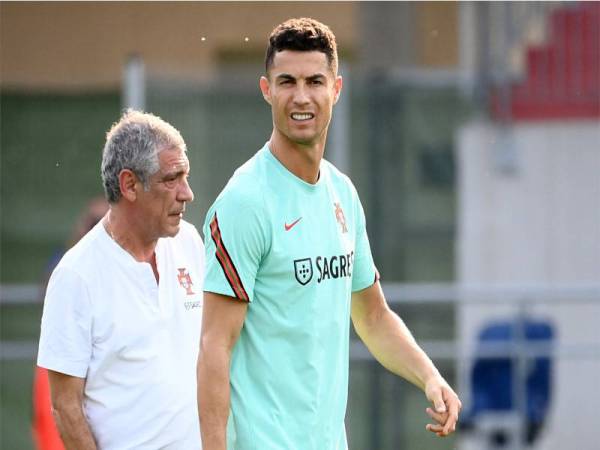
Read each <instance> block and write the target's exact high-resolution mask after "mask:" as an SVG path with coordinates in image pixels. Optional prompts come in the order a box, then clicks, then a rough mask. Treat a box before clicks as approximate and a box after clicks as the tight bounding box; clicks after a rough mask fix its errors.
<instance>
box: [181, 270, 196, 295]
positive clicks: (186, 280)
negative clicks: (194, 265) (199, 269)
mask: <svg viewBox="0 0 600 450" xmlns="http://www.w3.org/2000/svg"><path fill="white" fill-rule="evenodd" d="M177 270H179V275H177V280H178V281H179V284H180V285H181V287H182V288H184V289H185V291H186V294H187V295H194V291H192V285H193V284H194V283H192V277H190V273H189V272H188V271H187V269H186V268H185V267H184V268H183V269H177Z"/></svg>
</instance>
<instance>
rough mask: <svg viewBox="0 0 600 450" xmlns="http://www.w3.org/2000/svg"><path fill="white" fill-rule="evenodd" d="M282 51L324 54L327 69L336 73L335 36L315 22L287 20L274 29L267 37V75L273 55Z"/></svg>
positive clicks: (321, 24) (306, 19)
mask: <svg viewBox="0 0 600 450" xmlns="http://www.w3.org/2000/svg"><path fill="white" fill-rule="evenodd" d="M284 50H295V51H301V52H309V51H318V52H321V53H325V56H327V63H328V64H329V68H330V69H331V70H332V71H333V73H334V74H336V73H337V69H338V55H337V44H336V42H335V35H334V34H333V32H332V31H331V30H330V29H329V27H328V26H327V25H325V24H323V23H321V22H319V21H317V20H314V19H310V18H307V17H302V18H299V19H289V20H286V21H285V22H283V23H281V24H279V25H277V26H276V27H275V29H274V30H273V31H272V32H271V35H270V36H269V45H268V46H267V54H266V56H265V70H266V72H267V74H268V73H269V69H270V68H271V66H272V65H273V59H274V58H275V53H277V52H281V51H284Z"/></svg>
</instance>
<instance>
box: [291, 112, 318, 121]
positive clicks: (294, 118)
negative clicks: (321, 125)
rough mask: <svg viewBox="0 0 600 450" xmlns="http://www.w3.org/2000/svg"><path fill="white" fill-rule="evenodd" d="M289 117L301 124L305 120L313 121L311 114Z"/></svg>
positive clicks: (297, 114)
mask: <svg viewBox="0 0 600 450" xmlns="http://www.w3.org/2000/svg"><path fill="white" fill-rule="evenodd" d="M291 117H292V119H293V120H297V121H299V122H303V121H306V120H311V119H314V117H315V115H314V114H313V113H292V116H291Z"/></svg>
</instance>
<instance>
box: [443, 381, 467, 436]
mask: <svg viewBox="0 0 600 450" xmlns="http://www.w3.org/2000/svg"><path fill="white" fill-rule="evenodd" d="M461 408H462V404H461V402H460V400H459V399H458V397H457V396H456V394H455V393H454V392H453V391H452V392H450V395H449V398H448V418H447V420H446V423H445V425H444V431H443V432H444V433H445V434H446V435H448V434H450V433H453V432H454V430H456V422H458V413H459V412H460V409H461Z"/></svg>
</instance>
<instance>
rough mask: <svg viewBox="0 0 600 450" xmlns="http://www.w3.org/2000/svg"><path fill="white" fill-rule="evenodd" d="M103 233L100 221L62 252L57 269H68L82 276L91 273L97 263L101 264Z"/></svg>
mask: <svg viewBox="0 0 600 450" xmlns="http://www.w3.org/2000/svg"><path fill="white" fill-rule="evenodd" d="M103 233H105V231H104V229H103V225H102V223H101V222H99V223H98V224H96V225H95V226H94V228H92V229H91V230H90V231H89V232H88V233H87V234H85V236H83V237H82V238H81V239H80V240H79V242H77V243H76V244H75V245H74V246H73V247H71V248H70V249H69V250H67V252H66V253H65V254H64V256H63V257H62V259H61V260H60V262H59V263H58V265H57V269H59V268H60V269H62V270H68V271H72V272H75V273H77V274H79V275H80V276H82V277H84V278H85V276H86V275H88V274H93V273H95V271H96V267H97V265H98V264H102V257H101V256H100V254H101V253H102V252H101V249H102V248H103V246H104V236H103Z"/></svg>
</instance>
